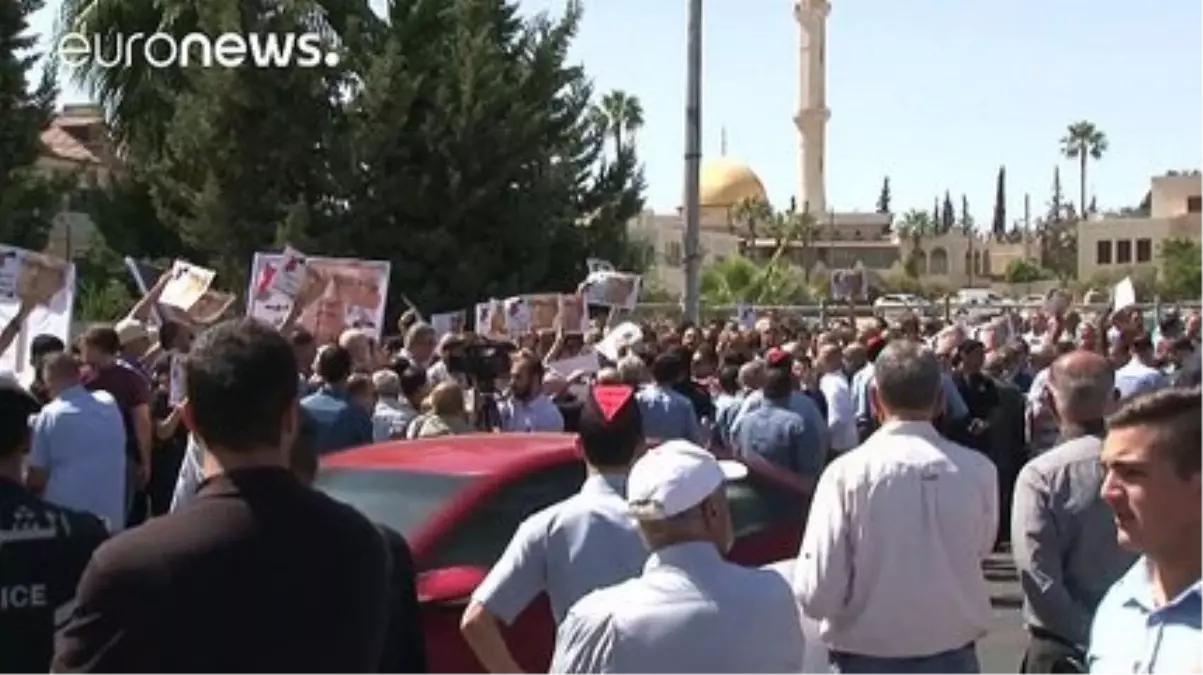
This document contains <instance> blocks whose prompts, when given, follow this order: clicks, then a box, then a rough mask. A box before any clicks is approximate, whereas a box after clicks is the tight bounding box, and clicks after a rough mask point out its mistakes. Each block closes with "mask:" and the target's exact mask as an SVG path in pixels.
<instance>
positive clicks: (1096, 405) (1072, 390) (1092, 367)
mask: <svg viewBox="0 0 1203 675" xmlns="http://www.w3.org/2000/svg"><path fill="white" fill-rule="evenodd" d="M1048 384H1049V390H1050V391H1051V392H1052V394H1053V402H1054V404H1055V405H1056V408H1057V415H1058V416H1059V417H1060V418H1061V420H1062V422H1068V423H1071V424H1082V423H1086V422H1097V421H1100V420H1102V419H1103V418H1105V417H1106V416H1107V414H1108V413H1109V412H1110V411H1111V408H1112V406H1113V405H1114V402H1115V371H1114V369H1113V368H1112V365H1111V363H1110V362H1109V361H1108V360H1107V359H1105V358H1103V357H1102V356H1100V355H1098V354H1096V353H1094V352H1088V351H1085V350H1078V351H1073V352H1070V353H1068V354H1065V355H1064V356H1061V357H1058V358H1057V360H1056V361H1053V365H1052V366H1050V368H1049V373H1048Z"/></svg>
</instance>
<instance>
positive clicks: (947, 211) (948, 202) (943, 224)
mask: <svg viewBox="0 0 1203 675" xmlns="http://www.w3.org/2000/svg"><path fill="white" fill-rule="evenodd" d="M956 224H957V214H956V211H955V210H953V208H952V195H950V194H949V193H948V190H945V191H944V208H943V211H941V213H940V231H941V232H952V228H953V227H955V226H956Z"/></svg>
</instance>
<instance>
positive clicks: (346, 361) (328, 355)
mask: <svg viewBox="0 0 1203 675" xmlns="http://www.w3.org/2000/svg"><path fill="white" fill-rule="evenodd" d="M353 367H354V359H352V358H351V352H350V350H348V349H347V348H346V347H340V346H339V345H330V346H328V347H326V348H325V349H323V350H322V351H321V353H319V354H318V355H317V375H318V377H320V378H322V380H324V381H325V382H326V384H342V383H343V382H345V381H346V380H347V378H348V377H350V376H351V370H352V369H353Z"/></svg>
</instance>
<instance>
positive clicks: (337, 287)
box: [246, 253, 392, 344]
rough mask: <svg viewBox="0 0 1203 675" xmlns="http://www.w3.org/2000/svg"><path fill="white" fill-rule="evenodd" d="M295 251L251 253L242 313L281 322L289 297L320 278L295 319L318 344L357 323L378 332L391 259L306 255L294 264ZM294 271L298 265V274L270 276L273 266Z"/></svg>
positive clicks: (276, 269) (290, 301) (377, 334)
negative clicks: (318, 289) (316, 290)
mask: <svg viewBox="0 0 1203 675" xmlns="http://www.w3.org/2000/svg"><path fill="white" fill-rule="evenodd" d="M297 261H298V257H297V255H295V254H294V255H293V256H292V257H291V258H290V257H287V256H285V255H284V254H282V253H256V254H255V257H254V258H253V259H252V261H251V276H250V279H251V283H250V289H249V292H248V293H247V309H246V313H247V316H251V317H254V318H256V319H261V320H263V321H267V322H268V323H271V324H272V325H274V326H278V325H280V324H281V323H283V321H284V319H285V318H286V317H287V316H288V313H289V311H290V310H291V309H292V305H293V298H295V297H297V295H298V294H300V293H301V291H302V289H304V288H306V286H307V285H308V284H314V283H320V284H321V285H322V289H321V292H320V294H317V297H316V298H314V299H313V300H312V302H310V303H309V304H308V306H306V307H304V308H303V309H302V310H301V315H300V318H299V319H298V321H297V324H298V325H300V326H302V327H304V328H305V329H306V330H308V331H309V332H310V333H312V334H313V336H314V338H316V339H317V341H318V343H319V344H327V343H331V342H334V341H336V340H337V339H338V336H339V335H340V334H341V333H342V332H343V331H344V330H346V329H348V328H359V329H362V330H364V331H367V332H368V334H370V335H374V336H375V337H376V339H377V340H379V339H380V338H381V331H382V329H383V326H384V309H385V303H386V302H387V295H388V280H389V273H390V271H391V269H392V266H391V264H390V263H389V262H388V261H385V260H359V259H356V258H321V257H316V256H310V257H308V258H305V259H303V262H304V264H303V266H302V265H301V264H299V263H298V262H297ZM289 265H291V266H292V267H291V269H286V270H285V274H286V276H288V275H292V276H293V277H296V276H298V275H299V274H300V272H297V270H298V269H300V268H301V267H304V275H303V276H301V280H300V281H298V280H297V279H295V278H294V279H290V280H288V281H287V282H286V283H284V284H283V285H280V284H279V283H278V282H276V281H275V279H277V278H278V277H279V271H280V270H281V269H284V268H286V267H287V266H289Z"/></svg>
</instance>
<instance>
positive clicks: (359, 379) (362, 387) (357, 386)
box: [347, 373, 376, 396]
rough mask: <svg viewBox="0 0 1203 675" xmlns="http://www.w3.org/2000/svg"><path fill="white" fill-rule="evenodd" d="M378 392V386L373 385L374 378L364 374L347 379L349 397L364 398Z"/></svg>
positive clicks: (357, 374)
mask: <svg viewBox="0 0 1203 675" xmlns="http://www.w3.org/2000/svg"><path fill="white" fill-rule="evenodd" d="M375 390H376V386H375V385H374V384H373V383H372V376H371V375H365V374H364V373H355V374H354V375H352V376H351V377H349V378H347V394H348V395H349V396H363V395H364V394H369V393H372V392H373V391H375Z"/></svg>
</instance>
